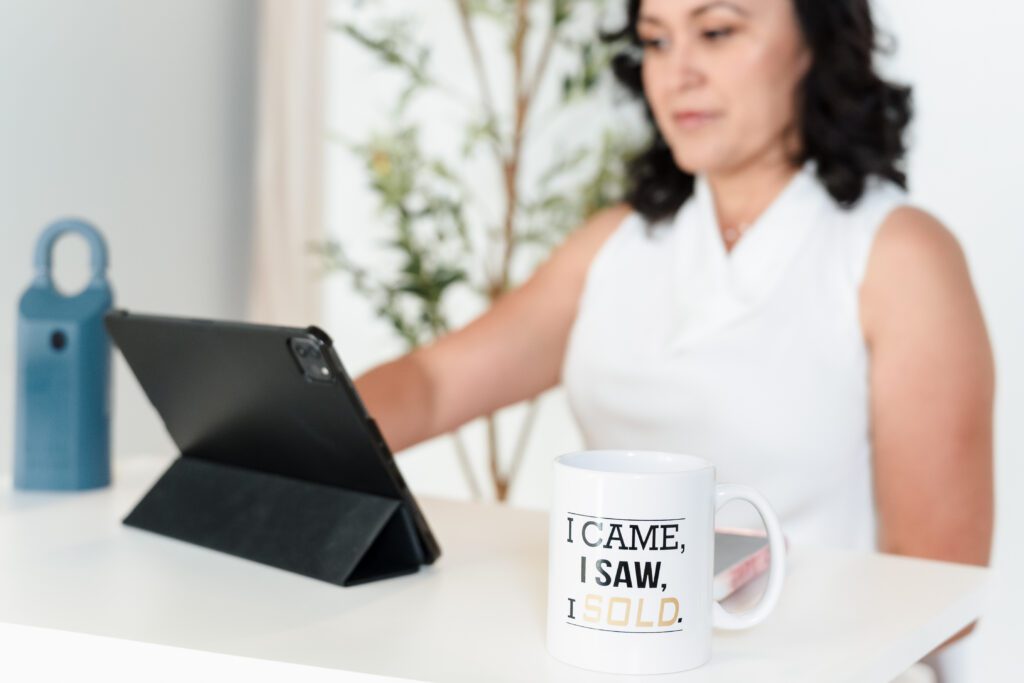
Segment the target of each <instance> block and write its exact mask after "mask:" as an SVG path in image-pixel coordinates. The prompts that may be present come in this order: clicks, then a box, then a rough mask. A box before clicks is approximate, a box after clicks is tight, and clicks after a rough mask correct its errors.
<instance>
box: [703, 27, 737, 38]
mask: <svg viewBox="0 0 1024 683" xmlns="http://www.w3.org/2000/svg"><path fill="white" fill-rule="evenodd" d="M732 33H733V30H732V28H730V27H728V26H726V27H723V28H715V29H708V30H707V31H701V36H703V37H704V38H705V39H706V40H710V41H716V40H721V39H722V38H728V37H729V36H731V35H732Z"/></svg>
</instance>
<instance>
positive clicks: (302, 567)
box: [124, 457, 420, 586]
mask: <svg viewBox="0 0 1024 683" xmlns="http://www.w3.org/2000/svg"><path fill="white" fill-rule="evenodd" d="M124 523H125V524H127V525H129V526H133V527H137V528H140V529H145V530H147V531H152V532H155V533H158V534H163V535H165V536H170V537H172V538H176V539H179V540H182V541H187V542H189V543H194V544H196V545H201V546H204V547H206V548H211V549H213V550H219V551H221V552H225V553H230V554H232V555H236V556H238V557H243V558H246V559H249V560H253V561H255V562H260V563H262V564H267V565H270V566H273V567H278V568H280V569H285V570H287V571H291V572H295V573H298V574H303V575H305V576H310V577H312V578H316V579H321V580H323V581H328V582H330V583H334V584H338V585H343V586H349V585H355V584H358V583H365V582H367V581H373V580H376V579H383V578H387V577H390V576H398V575H400V574H409V573H412V572H415V571H417V569H418V568H419V564H420V563H419V562H417V561H416V560H417V557H418V554H417V549H418V546H417V545H416V543H418V540H417V538H416V536H415V533H410V531H411V529H410V527H409V523H408V514H407V513H406V512H405V509H404V506H403V505H402V503H401V501H399V500H396V499H392V498H385V497H382V496H375V495H371V494H367V493H361V492H358V491H351V490H348V489H343V488H337V487H333V486H326V485H323V484H316V483H312V482H307V481H301V480H298V479H292V478H289V477H282V476H279V475H275V474H269V473H266V472H260V471H257V470H250V469H246V468H242V467H234V466H230V465H224V464H221V463H217V462H213V461H210V460H202V459H200V458H194V457H180V458H178V459H177V460H175V461H174V463H173V464H172V465H171V466H170V467H169V468H168V470H167V471H166V472H164V474H163V475H162V476H161V478H160V479H159V480H158V481H157V482H156V484H154V485H153V487H152V488H151V489H150V490H149V492H148V493H147V494H146V495H145V497H143V499H142V500H141V501H140V502H139V504H138V505H136V506H135V509H134V510H132V511H131V513H129V515H128V516H127V517H126V518H125V520H124Z"/></svg>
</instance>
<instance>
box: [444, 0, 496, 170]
mask: <svg viewBox="0 0 1024 683" xmlns="http://www.w3.org/2000/svg"><path fill="white" fill-rule="evenodd" d="M455 5H456V7H457V8H458V10H459V19H460V20H461V22H462V33H463V35H464V36H465V38H466V44H467V45H468V46H469V53H470V58H471V61H472V62H473V73H474V74H475V75H476V80H477V85H478V86H479V88H480V99H481V101H482V102H483V105H484V113H485V115H486V116H487V118H488V122H487V123H488V127H496V126H497V122H498V109H497V107H495V106H494V97H493V95H491V84H490V81H488V79H487V69H486V68H485V66H484V57H483V53H482V52H481V51H480V42H479V41H478V40H477V37H476V30H474V28H473V17H472V15H471V14H470V11H469V1H468V0H455ZM491 144H492V147H493V148H494V153H495V155H496V156H497V157H498V159H501V158H502V157H503V153H502V150H501V145H500V144H499V142H498V140H492V141H491Z"/></svg>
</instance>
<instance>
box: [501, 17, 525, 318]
mask: <svg viewBox="0 0 1024 683" xmlns="http://www.w3.org/2000/svg"><path fill="white" fill-rule="evenodd" d="M528 10H529V0H516V19H515V31H514V33H513V35H512V63H513V72H512V73H513V79H512V80H513V83H512V88H513V93H512V94H513V101H514V102H515V121H514V123H513V127H512V149H511V151H510V153H509V156H508V158H507V159H505V163H504V165H503V166H502V172H503V174H504V177H505V199H506V206H505V221H504V225H503V227H502V235H503V237H504V244H505V249H504V253H503V254H502V259H501V272H500V276H499V277H500V280H499V281H498V282H497V283H495V285H496V286H494V287H493V288H492V289H493V295H492V298H497V297H498V296H500V295H501V294H503V293H504V292H505V291H507V290H508V287H509V280H510V276H511V269H512V268H511V266H512V254H513V253H514V252H515V246H516V234H515V216H516V209H517V208H518V206H517V205H518V200H519V188H518V176H519V164H520V161H521V157H522V150H523V129H524V127H525V123H526V115H527V114H528V113H529V110H530V95H529V93H528V92H527V90H526V87H525V70H526V69H525V64H524V52H525V47H526V35H527V33H528V32H529V29H530V17H529V12H528Z"/></svg>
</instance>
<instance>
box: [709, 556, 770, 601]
mask: <svg viewBox="0 0 1024 683" xmlns="http://www.w3.org/2000/svg"><path fill="white" fill-rule="evenodd" d="M770 565H771V551H770V550H769V549H768V546H765V547H763V548H761V549H760V550H758V551H757V552H756V553H754V554H753V555H751V556H750V557H748V558H746V559H744V560H743V561H741V562H737V563H736V564H734V565H733V566H731V567H729V568H728V569H726V570H725V571H723V572H719V573H718V574H716V575H715V580H714V586H713V588H714V595H715V600H723V599H725V598H727V597H729V596H730V595H732V594H733V593H734V592H736V591H737V590H739V588H740V587H741V586H743V585H744V584H746V583H747V582H749V581H750V580H751V579H753V578H754V577H756V576H758V575H759V574H762V573H764V572H766V571H768V568H769V566H770Z"/></svg>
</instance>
